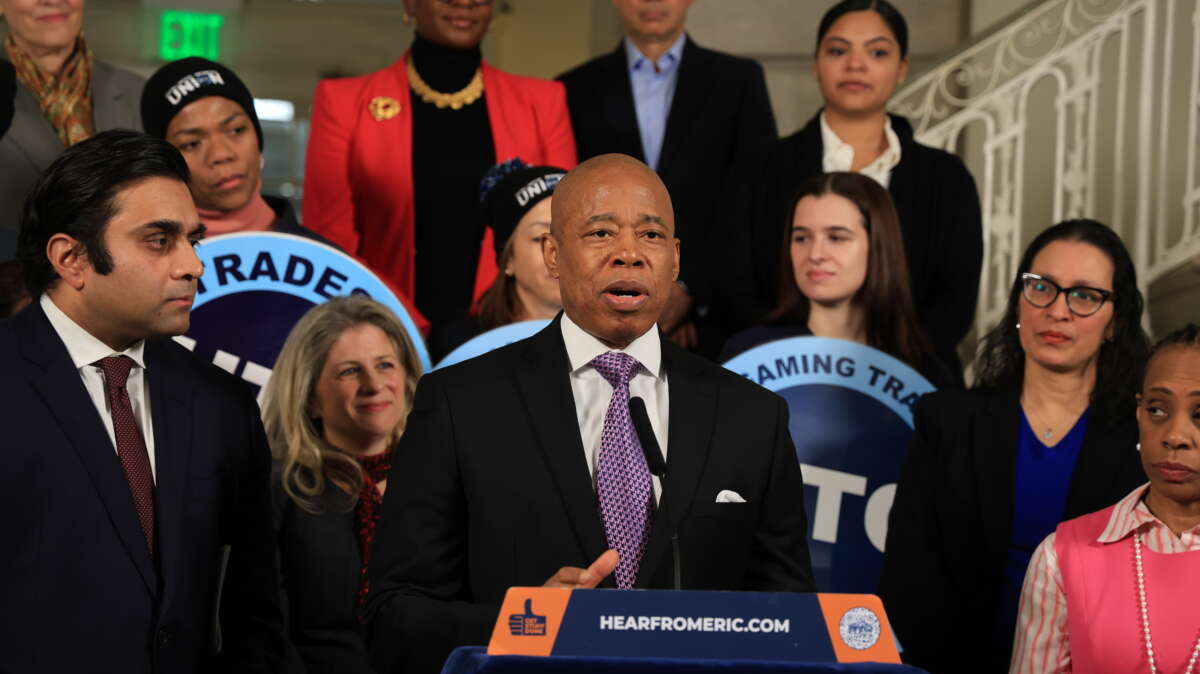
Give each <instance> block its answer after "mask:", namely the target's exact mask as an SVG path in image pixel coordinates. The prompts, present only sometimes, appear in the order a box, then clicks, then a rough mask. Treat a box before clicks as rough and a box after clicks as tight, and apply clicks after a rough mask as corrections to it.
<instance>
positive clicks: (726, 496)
mask: <svg viewBox="0 0 1200 674" xmlns="http://www.w3.org/2000/svg"><path fill="white" fill-rule="evenodd" d="M745 502H746V499H744V498H742V495H741V494H739V493H737V492H736V491H731V490H729V489H722V490H721V491H720V492H719V493H717V503H745Z"/></svg>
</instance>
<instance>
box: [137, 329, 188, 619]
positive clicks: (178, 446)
mask: <svg viewBox="0 0 1200 674" xmlns="http://www.w3.org/2000/svg"><path fill="white" fill-rule="evenodd" d="M169 348H170V347H169V345H167V344H164V343H161V342H159V341H156V340H154V341H149V342H147V344H146V376H147V385H148V386H149V390H150V414H151V415H152V418H153V426H154V458H155V473H156V480H155V487H154V497H155V498H154V501H155V518H156V520H157V525H158V526H157V534H158V554H159V560H160V562H161V564H160V565H159V568H160V569H162V577H163V599H164V601H163V604H164V606H166V605H168V604H169V603H170V601H171V598H172V596H173V595H174V590H175V587H176V585H177V584H178V582H177V581H178V579H177V578H176V577H174V576H173V575H172V574H171V573H170V571H171V570H172V569H177V568H179V565H178V561H179V559H180V555H181V552H180V547H181V544H182V542H183V539H184V538H185V537H186V535H187V534H186V531H185V527H184V524H183V507H184V502H183V495H184V493H185V492H186V491H187V480H188V466H189V465H190V461H189V456H190V455H191V449H192V417H193V412H194V409H193V407H192V393H193V390H192V384H191V379H190V378H188V377H183V376H179V373H178V372H175V371H174V369H175V368H173V367H172V365H173V363H172V361H171V358H170V353H169V351H168V349H169Z"/></svg>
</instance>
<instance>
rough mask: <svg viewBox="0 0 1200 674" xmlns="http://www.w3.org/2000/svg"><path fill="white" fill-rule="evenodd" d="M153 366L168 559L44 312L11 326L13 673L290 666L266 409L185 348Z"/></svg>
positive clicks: (3, 358) (3, 504)
mask: <svg viewBox="0 0 1200 674" xmlns="http://www.w3.org/2000/svg"><path fill="white" fill-rule="evenodd" d="M145 358H146V366H147V369H146V377H147V385H148V387H149V392H150V410H151V414H152V415H153V420H154V421H153V427H154V445H155V468H156V476H157V478H156V486H155V489H154V495H155V515H156V523H157V526H156V529H157V539H156V540H157V544H158V555H157V563H156V562H155V561H154V560H152V559H151V557H150V555H149V553H148V552H147V551H146V542H145V539H144V538H143V536H142V531H141V528H140V525H139V524H138V519H137V514H136V511H135V510H134V505H133V499H132V497H131V496H130V492H129V486H128V482H127V481H126V479H125V474H124V472H123V471H122V469H121V464H120V461H119V459H118V458H117V453H116V450H115V449H114V448H113V443H112V441H111V440H110V439H109V436H108V433H107V432H106V431H105V429H104V425H103V421H102V419H101V417H100V415H99V414H98V413H97V410H96V407H95V405H93V404H92V401H91V398H90V397H88V394H87V391H86V389H85V388H84V386H83V382H82V381H81V380H80V377H79V374H78V372H77V371H76V369H75V366H74V364H73V363H72V362H71V359H70V356H69V355H68V354H67V349H66V346H65V345H64V344H63V343H62V340H61V339H59V337H58V334H57V333H56V332H54V329H53V328H52V327H51V325H50V322H49V321H48V320H47V319H46V315H45V313H43V311H42V308H41V305H40V304H39V303H38V302H37V301H36V300H35V301H34V302H33V304H31V305H30V306H29V307H27V308H25V309H24V310H23V311H21V312H20V313H19V314H17V315H16V316H14V317H12V318H10V319H7V320H5V321H0V396H2V397H3V404H0V427H3V428H4V429H5V432H4V434H3V435H2V436H0V457H3V462H4V469H3V470H0V518H3V519H2V520H0V540H3V541H4V549H5V552H4V554H0V597H3V598H4V599H3V607H4V608H3V610H0V671H3V672H5V674H25V673H34V672H37V673H39V674H40V673H42V672H81V671H98V670H103V671H113V672H130V673H133V672H136V673H143V672H145V673H149V672H163V673H171V674H175V673H190V672H202V671H239V672H240V671H247V672H249V671H254V672H270V671H275V668H276V667H277V666H278V662H279V658H280V654H281V652H282V639H281V633H282V629H281V625H280V622H281V620H280V614H279V603H278V593H277V592H276V591H275V587H276V586H277V580H276V576H275V569H274V563H273V562H274V550H273V546H272V541H271V528H270V527H271V523H270V504H269V502H268V498H267V494H268V492H267V489H268V484H267V478H268V472H269V470H270V455H269V453H268V451H267V447H266V441H265V438H264V436H263V432H262V423H261V422H260V421H259V418H258V406H257V405H256V404H255V402H254V397H253V396H252V395H251V393H250V391H249V389H248V387H246V386H245V385H244V384H243V383H242V382H240V381H238V380H237V379H235V378H234V377H232V376H230V375H229V374H227V373H225V372H223V371H221V370H219V369H217V368H216V367H213V366H212V365H208V364H206V363H203V362H201V361H199V360H198V359H196V358H194V357H193V356H192V355H191V354H190V353H188V352H187V351H186V350H184V349H183V347H181V346H179V345H178V344H176V343H174V342H173V341H170V340H166V339H163V340H149V341H147V343H146V349H145ZM226 555H228V557H227V560H226ZM223 560H226V561H225V562H224V563H223ZM222 569H224V576H223V589H219V587H220V583H221V577H222V574H221V571H222ZM218 600H219V606H220V608H219V610H218V608H217V606H218ZM218 613H219V623H220V627H219V630H218V629H217V628H216V627H215V625H216V624H217V620H216V616H217V614H218ZM218 632H219V635H220V636H219V637H218V636H217V633H218ZM218 640H219V641H220V642H221V646H222V652H221V654H220V656H217V657H213V656H211V655H210V652H211V651H212V650H213V648H214V644H215V642H216V641H218Z"/></svg>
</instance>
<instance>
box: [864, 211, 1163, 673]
mask: <svg viewBox="0 0 1200 674" xmlns="http://www.w3.org/2000/svg"><path fill="white" fill-rule="evenodd" d="M1142 308H1143V301H1142V295H1141V293H1140V292H1139V290H1138V285H1137V277H1136V272H1135V270H1134V267H1133V261H1132V260H1131V259H1130V257H1129V253H1128V251H1126V249H1125V246H1124V244H1122V243H1121V239H1120V238H1119V237H1118V236H1117V235H1116V233H1114V232H1113V231H1112V230H1111V229H1109V228H1108V227H1105V226H1104V225H1102V224H1100V223H1098V222H1095V221H1092V220H1068V221H1066V222H1063V223H1060V224H1058V225H1055V226H1053V227H1051V228H1049V229H1047V230H1046V231H1044V232H1042V233H1041V234H1040V235H1039V236H1038V237H1037V238H1036V239H1034V241H1033V243H1031V244H1030V245H1029V248H1028V249H1027V250H1026V251H1025V254H1024V256H1023V257H1022V259H1021V263H1020V267H1019V270H1018V273H1017V277H1016V279H1014V281H1013V286H1012V291H1011V292H1010V294H1009V299H1008V308H1007V311H1006V312H1005V315H1004V319H1003V320H1002V321H1001V322H1000V324H999V325H998V326H997V327H996V328H995V329H994V330H993V331H992V332H991V333H990V334H988V336H987V337H986V339H985V342H984V347H983V351H982V355H981V358H980V361H979V363H978V365H979V378H980V386H979V387H978V388H976V389H974V390H971V391H965V392H938V393H933V394H930V395H928V396H926V397H924V398H922V399H921V401H920V402H919V403H918V404H917V408H916V414H915V419H914V421H915V427H916V428H915V432H914V433H913V440H912V445H911V446H910V448H909V453H908V457H907V459H906V462H905V466H904V469H903V471H902V472H901V476H900V482H899V485H898V488H897V491H896V499H895V502H894V504H893V506H892V512H891V516H890V518H889V523H888V535H887V545H886V551H885V553H884V562H883V573H882V578H881V580H880V589H879V594H880V596H882V597H883V601H884V606H885V608H886V609H887V611H888V616H889V618H890V619H891V623H892V627H893V628H894V629H895V631H896V634H897V637H898V638H899V640H900V644H901V645H902V646H903V648H904V658H905V660H906V661H907V662H909V663H911V664H914V665H916V666H918V667H922V668H924V669H926V670H928V671H930V672H933V673H934V674H936V673H937V672H961V671H973V672H1006V671H1008V664H1009V657H1010V654H1011V651H1012V643H1013V632H1014V626H1015V621H1016V610H1017V604H1018V600H1019V596H1020V588H1021V581H1022V580H1023V578H1024V573H1025V568H1026V567H1027V565H1028V561H1029V557H1030V556H1031V555H1032V553H1033V550H1034V549H1035V548H1036V547H1037V544H1038V543H1040V542H1041V540H1042V539H1043V538H1045V536H1046V535H1047V534H1049V533H1050V532H1051V531H1053V530H1054V527H1055V526H1057V524H1058V523H1059V522H1062V521H1064V520H1068V519H1071V518H1074V517H1078V516H1080V515H1083V514H1086V513H1090V512H1093V511H1095V510H1099V509H1101V508H1104V507H1106V506H1109V505H1112V504H1113V503H1115V502H1117V501H1118V500H1120V499H1121V498H1122V497H1123V496H1125V495H1126V494H1128V493H1129V492H1130V491H1131V490H1132V489H1133V488H1134V487H1136V486H1138V485H1139V484H1141V483H1142V482H1143V481H1144V479H1145V478H1144V476H1143V474H1142V471H1141V464H1140V462H1139V460H1138V454H1137V452H1136V451H1135V444H1136V443H1137V425H1136V423H1135V416H1134V411H1135V399H1134V394H1135V393H1136V390H1137V387H1138V385H1139V383H1140V377H1141V371H1142V368H1143V366H1144V364H1145V359H1146V354H1147V341H1146V336H1145V334H1144V333H1143V331H1142V328H1141V319H1142ZM1132 608H1133V607H1131V610H1132Z"/></svg>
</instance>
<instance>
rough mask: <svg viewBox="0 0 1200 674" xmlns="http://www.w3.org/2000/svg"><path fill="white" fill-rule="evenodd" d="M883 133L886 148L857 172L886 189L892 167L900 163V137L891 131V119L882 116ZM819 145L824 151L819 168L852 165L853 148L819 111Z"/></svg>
mask: <svg viewBox="0 0 1200 674" xmlns="http://www.w3.org/2000/svg"><path fill="white" fill-rule="evenodd" d="M883 135H884V137H886V138H887V145H888V146H887V149H886V150H884V151H883V154H881V155H879V156H878V157H876V158H875V161H873V162H871V163H870V164H867V165H866V166H864V167H862V168H861V169H859V170H858V172H859V173H861V174H863V175H865V176H867V177H869V178H872V179H874V180H875V182H877V183H879V184H880V185H883V187H884V189H887V186H888V183H889V182H890V181H891V179H892V169H894V168H896V165H897V164H899V163H900V138H899V136H897V135H896V132H895V131H892V120H891V119H889V118H887V117H884V121H883ZM821 145H822V146H823V148H824V152H823V154H822V156H821V170H823V171H825V172H826V173H830V172H832V171H849V170H850V167H851V166H854V148H853V147H851V146H850V145H848V144H847V143H845V142H844V141H843V140H842V139H841V138H839V137H838V135H837V134H836V133H834V132H833V129H831V128H829V124H828V123H826V121H825V113H824V112H822V113H821Z"/></svg>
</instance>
